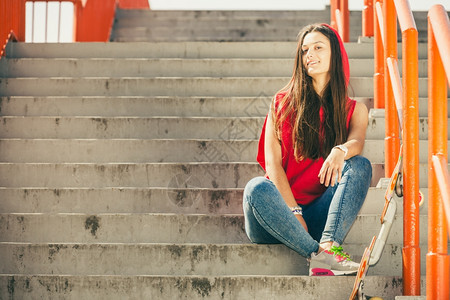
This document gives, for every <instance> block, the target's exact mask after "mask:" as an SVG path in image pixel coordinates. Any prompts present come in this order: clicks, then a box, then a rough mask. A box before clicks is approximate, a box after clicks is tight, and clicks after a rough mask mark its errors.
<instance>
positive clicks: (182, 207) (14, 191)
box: [0, 187, 428, 215]
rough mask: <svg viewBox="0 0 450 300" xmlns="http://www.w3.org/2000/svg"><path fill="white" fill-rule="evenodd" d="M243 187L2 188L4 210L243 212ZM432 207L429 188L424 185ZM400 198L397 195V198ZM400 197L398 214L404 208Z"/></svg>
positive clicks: (375, 198) (368, 206) (374, 208)
mask: <svg viewBox="0 0 450 300" xmlns="http://www.w3.org/2000/svg"><path fill="white" fill-rule="evenodd" d="M243 190H244V189H243V188H222V189H221V188H210V189H207V188H170V187H169V188H145V187H143V188H135V187H130V188H58V189H51V188H0V199H2V205H1V206H0V213H3V214H5V213H19V214H20V213H23V214H26V213H50V214H56V213H79V214H113V213H123V214H131V213H149V214H150V213H167V214H175V213H179V214H242V196H243ZM421 191H422V193H423V194H424V196H425V202H424V204H423V205H422V206H421V208H420V211H421V213H426V211H427V210H428V189H427V188H421ZM384 194H385V189H382V188H376V187H371V188H369V191H368V194H367V198H366V201H365V202H364V205H363V207H362V208H361V211H360V213H361V214H379V213H381V212H382V210H383V205H384ZM396 199H397V198H396ZM402 201H403V200H402V199H397V203H398V205H397V214H399V215H401V214H402V211H403V205H402Z"/></svg>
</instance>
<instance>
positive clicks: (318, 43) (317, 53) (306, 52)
mask: <svg viewBox="0 0 450 300" xmlns="http://www.w3.org/2000/svg"><path fill="white" fill-rule="evenodd" d="M302 60H303V66H304V67H305V69H306V73H307V74H308V75H309V76H311V77H312V78H313V79H315V78H318V77H320V76H325V77H326V78H327V79H328V71H329V70H330V60H331V45H330V41H329V40H328V38H327V37H326V36H325V35H323V34H322V33H320V32H318V31H313V32H310V33H308V34H307V35H306V36H305V37H304V39H303V44H302Z"/></svg>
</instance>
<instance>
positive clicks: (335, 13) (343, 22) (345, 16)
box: [330, 0, 350, 42]
mask: <svg viewBox="0 0 450 300" xmlns="http://www.w3.org/2000/svg"><path fill="white" fill-rule="evenodd" d="M330 13H331V16H330V20H331V21H330V25H331V26H332V27H333V28H334V29H336V30H337V31H338V32H339V35H340V36H341V38H342V41H343V42H348V41H349V31H350V30H349V29H350V25H349V24H350V23H349V17H350V11H349V10H348V0H330Z"/></svg>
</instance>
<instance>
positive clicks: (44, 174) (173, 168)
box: [0, 163, 263, 188]
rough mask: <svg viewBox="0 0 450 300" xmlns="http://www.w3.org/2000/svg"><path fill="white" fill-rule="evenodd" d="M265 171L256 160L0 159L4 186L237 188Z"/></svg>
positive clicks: (0, 174)
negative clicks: (121, 161) (99, 161)
mask: <svg viewBox="0 0 450 300" xmlns="http://www.w3.org/2000/svg"><path fill="white" fill-rule="evenodd" d="M262 175H263V172H262V169H261V167H260V166H259V165H258V164H257V163H193V164H180V163H163V164H160V163H146V164H112V163H109V164H9V163H0V186H2V187H46V188H47V187H48V188H60V187H91V188H103V187H169V188H187V187H190V188H201V187H205V188H218V187H221V188H225V187H226V188H230V187H231V188H236V187H244V186H245V184H246V183H247V182H248V181H249V180H250V179H251V178H253V177H255V176H262Z"/></svg>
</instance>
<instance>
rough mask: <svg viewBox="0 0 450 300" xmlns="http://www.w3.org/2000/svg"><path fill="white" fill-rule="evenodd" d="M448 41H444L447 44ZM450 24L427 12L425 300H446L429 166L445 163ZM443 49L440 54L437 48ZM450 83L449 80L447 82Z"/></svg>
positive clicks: (442, 220)
mask: <svg viewBox="0 0 450 300" xmlns="http://www.w3.org/2000/svg"><path fill="white" fill-rule="evenodd" d="M446 39H447V40H446ZM449 43H450V24H449V20H448V16H447V12H446V11H445V9H444V7H443V6H441V5H435V6H433V7H432V8H431V9H430V11H429V12H428V118H429V124H428V135H429V143H428V168H429V171H428V253H427V258H426V263H427V299H438V300H440V299H446V300H447V299H449V297H450V293H449V277H450V275H449V272H450V270H449V269H450V258H449V255H448V254H447V251H448V249H447V247H448V246H447V228H446V225H445V224H446V217H445V212H444V209H443V205H442V202H441V198H442V196H441V194H440V192H439V187H438V183H437V179H436V175H435V171H434V166H433V163H432V157H433V156H434V155H442V156H444V157H445V159H447V151H448V149H447V109H448V107H447V82H446V80H445V77H446V70H445V69H444V64H443V63H444V62H443V59H444V60H446V61H445V64H446V67H447V70H448V71H447V78H449V76H450V69H449V68H450V61H449V60H448V58H446V56H448V52H444V51H450V45H449ZM438 47H440V48H441V49H443V50H442V51H440V49H439V48H438ZM447 81H448V82H450V80H447ZM446 167H447V166H446Z"/></svg>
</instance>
